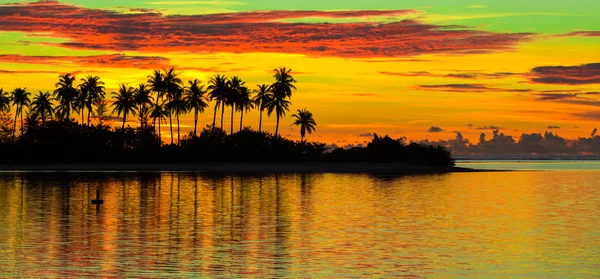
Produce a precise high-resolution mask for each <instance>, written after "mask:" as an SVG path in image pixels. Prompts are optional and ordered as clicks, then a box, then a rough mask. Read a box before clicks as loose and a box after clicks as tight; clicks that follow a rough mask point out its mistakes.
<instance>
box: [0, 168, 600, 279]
mask: <svg viewBox="0 0 600 279" xmlns="http://www.w3.org/2000/svg"><path fill="white" fill-rule="evenodd" d="M460 165H461V166H468V167H476V168H486V169H487V168H492V169H506V168H511V169H513V168H514V169H518V170H519V171H515V172H487V173H454V174H441V175H423V176H405V177H398V176H374V175H359V174H352V175H343V174H314V175H305V174H297V175H267V176H238V175H222V176H214V175H213V176H206V175H201V174H192V173H100V174H98V173H96V174H94V173H14V172H5V173H0V224H1V226H0V278H81V277H84V278H598V277H600V214H598V212H599V210H600V170H599V168H598V167H599V166H598V163H597V162H575V161H573V162H560V163H559V162H491V161H485V162H460ZM97 191H98V192H99V195H100V198H101V199H102V200H103V201H104V204H102V205H93V204H92V203H91V200H93V199H96V194H97Z"/></svg>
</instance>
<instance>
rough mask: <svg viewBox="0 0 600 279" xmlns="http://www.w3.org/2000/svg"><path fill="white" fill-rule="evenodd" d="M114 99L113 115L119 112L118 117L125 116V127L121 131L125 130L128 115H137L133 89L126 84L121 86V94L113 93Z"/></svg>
mask: <svg viewBox="0 0 600 279" xmlns="http://www.w3.org/2000/svg"><path fill="white" fill-rule="evenodd" d="M113 95H114V96H113V99H114V100H115V102H114V103H113V104H112V106H113V107H115V108H114V109H113V113H115V112H117V115H118V116H121V114H122V115H123V126H122V127H121V129H125V122H126V121H127V114H131V115H135V113H136V111H135V100H134V98H133V88H132V87H131V86H129V85H126V84H121V85H120V86H119V92H113Z"/></svg>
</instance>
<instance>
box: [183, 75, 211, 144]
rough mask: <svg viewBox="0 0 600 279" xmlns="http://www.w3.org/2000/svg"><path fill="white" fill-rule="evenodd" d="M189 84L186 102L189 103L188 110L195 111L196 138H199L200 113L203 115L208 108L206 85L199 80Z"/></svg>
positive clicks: (190, 81) (186, 89)
mask: <svg viewBox="0 0 600 279" xmlns="http://www.w3.org/2000/svg"><path fill="white" fill-rule="evenodd" d="M188 84H189V85H188V86H187V87H186V88H185V96H184V101H185V102H186V103H187V106H188V108H190V109H194V136H197V135H198V134H197V133H196V127H198V112H200V113H203V112H204V109H205V108H206V107H208V102H207V98H206V95H205V94H206V90H204V85H201V84H200V81H199V80H198V79H195V80H189V81H188Z"/></svg>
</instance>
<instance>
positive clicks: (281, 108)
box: [267, 95, 292, 136]
mask: <svg viewBox="0 0 600 279" xmlns="http://www.w3.org/2000/svg"><path fill="white" fill-rule="evenodd" d="M291 104H292V103H291V102H290V101H288V100H286V99H285V97H284V96H281V95H273V99H271V100H270V102H269V103H268V104H267V115H268V116H271V114H272V113H273V112H275V115H276V116H277V126H275V136H278V135H279V118H281V117H284V116H285V112H286V111H290V105H291Z"/></svg>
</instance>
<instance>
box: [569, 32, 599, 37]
mask: <svg viewBox="0 0 600 279" xmlns="http://www.w3.org/2000/svg"><path fill="white" fill-rule="evenodd" d="M561 36H581V37H600V31H576V32H571V33H567V34H563V35H561Z"/></svg>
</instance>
